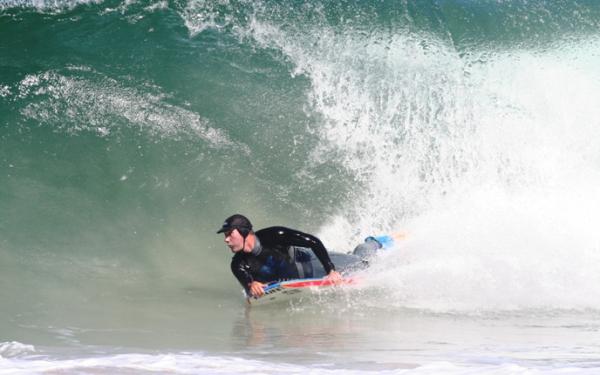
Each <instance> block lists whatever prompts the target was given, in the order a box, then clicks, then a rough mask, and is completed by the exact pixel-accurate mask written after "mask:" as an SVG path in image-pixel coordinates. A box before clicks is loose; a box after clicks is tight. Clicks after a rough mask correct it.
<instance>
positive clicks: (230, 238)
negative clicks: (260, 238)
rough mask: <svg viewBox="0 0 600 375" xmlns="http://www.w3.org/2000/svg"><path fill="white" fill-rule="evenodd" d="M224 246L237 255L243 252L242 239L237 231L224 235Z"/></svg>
mask: <svg viewBox="0 0 600 375" xmlns="http://www.w3.org/2000/svg"><path fill="white" fill-rule="evenodd" d="M224 234H225V244H227V246H228V247H229V248H230V249H231V252H232V253H237V252H239V251H242V250H243V247H244V237H242V235H241V234H240V232H239V231H238V230H237V229H232V230H229V231H227V232H225V233H224Z"/></svg>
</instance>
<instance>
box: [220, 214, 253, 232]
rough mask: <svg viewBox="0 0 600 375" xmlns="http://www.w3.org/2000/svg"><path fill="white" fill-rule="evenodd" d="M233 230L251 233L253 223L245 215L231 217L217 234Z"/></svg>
mask: <svg viewBox="0 0 600 375" xmlns="http://www.w3.org/2000/svg"><path fill="white" fill-rule="evenodd" d="M231 229H245V230H246V232H250V231H251V230H252V223H251V222H250V220H248V218H247V217H246V216H244V215H240V214H235V215H231V216H229V217H228V218H227V219H225V222H224V223H223V226H222V227H221V229H219V230H218V231H217V233H224V232H227V231H229V230H231Z"/></svg>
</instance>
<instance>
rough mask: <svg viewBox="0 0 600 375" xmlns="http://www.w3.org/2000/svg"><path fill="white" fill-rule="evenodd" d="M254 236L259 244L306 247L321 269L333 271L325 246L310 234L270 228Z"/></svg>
mask: <svg viewBox="0 0 600 375" xmlns="http://www.w3.org/2000/svg"><path fill="white" fill-rule="evenodd" d="M256 235H257V236H258V237H259V238H260V240H261V242H263V243H265V244H269V245H283V246H299V247H308V248H310V249H311V250H312V251H313V253H315V255H316V257H317V259H319V261H320V262H321V264H322V265H323V268H325V272H326V273H329V272H331V271H333V270H335V266H334V264H333V262H332V261H331V258H329V254H328V253H327V249H326V248H325V245H323V242H321V240H320V239H318V238H317V237H315V236H313V235H312V234H308V233H303V232H300V231H298V230H295V229H290V228H285V227H270V228H265V229H261V230H260V231H258V232H256Z"/></svg>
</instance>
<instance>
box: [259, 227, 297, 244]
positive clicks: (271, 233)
mask: <svg viewBox="0 0 600 375" xmlns="http://www.w3.org/2000/svg"><path fill="white" fill-rule="evenodd" d="M296 233H301V232H299V231H297V230H295V229H291V228H286V227H282V226H274V227H268V228H263V229H260V230H257V231H256V232H255V234H256V237H258V239H259V240H260V242H261V243H262V244H265V245H267V244H274V243H275V244H277V243H280V241H283V242H288V240H286V239H289V238H290V237H291V236H290V235H292V236H293V235H294V234H296Z"/></svg>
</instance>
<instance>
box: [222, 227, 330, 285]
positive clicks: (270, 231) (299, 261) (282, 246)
mask: <svg viewBox="0 0 600 375" xmlns="http://www.w3.org/2000/svg"><path fill="white" fill-rule="evenodd" d="M255 235H256V243H255V244H254V248H253V249H252V252H250V253H247V252H243V251H240V252H238V253H236V254H235V255H234V256H233V259H232V260H231V271H232V272H233V274H234V275H235V277H236V278H237V279H238V280H239V282H240V284H242V286H243V287H244V288H246V289H248V286H249V284H250V283H251V282H253V281H259V282H262V283H266V282H271V281H276V280H283V279H295V278H306V277H314V274H313V267H312V263H311V261H310V260H311V256H310V253H309V252H308V251H306V250H305V248H308V249H311V250H312V252H313V253H314V254H315V255H316V257H317V258H318V259H319V261H320V263H321V265H323V268H324V271H325V274H328V273H329V272H330V271H332V270H335V266H334V265H333V263H332V262H331V259H330V258H329V254H328V253H327V249H325V246H324V245H323V243H322V242H321V240H319V239H318V238H317V237H315V236H313V235H310V234H306V233H302V232H300V231H297V230H294V229H289V228H285V227H269V228H265V229H261V230H259V231H257V232H256V233H255Z"/></svg>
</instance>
